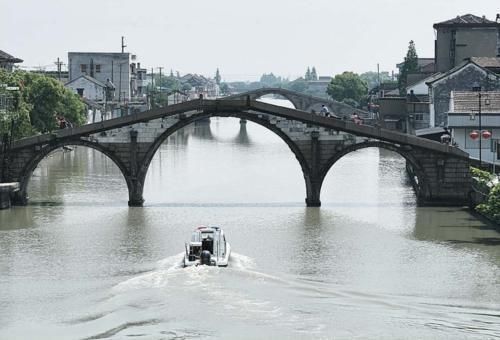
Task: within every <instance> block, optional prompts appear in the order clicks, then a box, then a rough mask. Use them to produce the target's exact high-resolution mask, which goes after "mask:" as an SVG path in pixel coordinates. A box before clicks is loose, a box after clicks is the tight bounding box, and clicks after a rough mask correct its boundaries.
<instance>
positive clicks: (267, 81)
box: [260, 72, 283, 87]
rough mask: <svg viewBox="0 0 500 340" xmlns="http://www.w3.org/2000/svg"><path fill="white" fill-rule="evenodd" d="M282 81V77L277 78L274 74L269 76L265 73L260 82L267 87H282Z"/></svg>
mask: <svg viewBox="0 0 500 340" xmlns="http://www.w3.org/2000/svg"><path fill="white" fill-rule="evenodd" d="M282 81H283V80H282V79H281V77H277V76H275V75H274V74H273V73H272V72H271V73H269V74H266V73H264V74H263V75H262V76H261V77H260V82H261V84H262V85H263V86H265V87H280V86H281V83H282Z"/></svg>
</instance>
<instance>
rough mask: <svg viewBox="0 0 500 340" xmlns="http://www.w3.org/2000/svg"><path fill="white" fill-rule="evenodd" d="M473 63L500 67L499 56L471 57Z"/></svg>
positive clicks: (488, 66)
mask: <svg viewBox="0 0 500 340" xmlns="http://www.w3.org/2000/svg"><path fill="white" fill-rule="evenodd" d="M470 60H471V61H472V62H473V63H476V64H478V65H479V66H481V67H485V68H500V58H499V57H471V58H470Z"/></svg>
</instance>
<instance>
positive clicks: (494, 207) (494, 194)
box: [471, 167, 500, 224]
mask: <svg viewBox="0 0 500 340" xmlns="http://www.w3.org/2000/svg"><path fill="white" fill-rule="evenodd" d="M471 174H472V177H473V178H474V180H475V182H476V186H477V187H478V188H477V189H479V190H480V191H481V192H484V193H487V195H488V196H487V199H486V202H484V203H481V204H479V205H477V206H476V211H477V212H479V213H480V214H482V215H484V216H486V217H488V218H489V219H491V220H493V221H494V222H496V223H499V224H500V183H498V182H497V177H496V176H495V175H494V174H491V173H489V172H488V171H483V170H480V169H478V168H472V167H471Z"/></svg>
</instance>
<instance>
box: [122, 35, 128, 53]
mask: <svg viewBox="0 0 500 340" xmlns="http://www.w3.org/2000/svg"><path fill="white" fill-rule="evenodd" d="M125 47H127V45H125V37H124V36H122V53H123V51H124V49H125Z"/></svg>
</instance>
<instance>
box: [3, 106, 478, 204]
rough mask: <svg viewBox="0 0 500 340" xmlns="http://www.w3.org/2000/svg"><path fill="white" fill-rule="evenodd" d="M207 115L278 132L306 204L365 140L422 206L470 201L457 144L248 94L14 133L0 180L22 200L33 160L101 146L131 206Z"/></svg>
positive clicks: (312, 201) (139, 201) (140, 201)
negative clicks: (157, 165)
mask: <svg viewBox="0 0 500 340" xmlns="http://www.w3.org/2000/svg"><path fill="white" fill-rule="evenodd" d="M210 117H236V118H240V119H246V120H249V121H252V122H255V123H257V124H259V125H261V126H263V127H265V128H267V129H269V130H270V131H272V132H274V133H275V134H276V135H278V136H279V137H280V138H281V139H282V140H283V141H284V142H285V143H286V144H287V145H288V146H289V148H290V150H291V152H293V154H294V155H295V157H296V158H297V160H298V162H299V164H300V166H301V168H302V172H303V175H304V180H305V188H306V203H307V205H308V206H319V205H320V204H321V201H320V193H321V186H322V184H323V180H324V178H325V176H326V174H327V173H328V171H329V170H330V168H331V167H332V166H333V165H334V164H335V163H336V162H337V161H338V160H339V159H340V158H342V157H343V156H344V155H346V154H348V153H350V152H352V151H355V150H359V149H362V148H367V147H378V148H384V149H388V150H392V151H394V152H397V153H399V154H400V155H401V156H403V157H404V158H405V159H406V161H407V169H408V171H409V173H410V179H411V181H412V184H413V187H414V189H415V193H416V196H417V200H418V203H419V204H420V205H464V204H467V202H468V195H469V192H470V188H471V177H470V173H469V157H468V154H467V153H465V152H463V151H461V150H459V149H457V148H454V147H451V146H448V145H443V144H440V143H437V142H433V141H430V140H426V139H422V138H419V137H416V136H412V135H407V134H402V133H398V132H395V131H390V130H385V129H381V128H377V127H372V126H367V125H356V124H354V123H352V122H350V121H344V120H340V119H334V118H327V117H321V116H318V115H314V114H311V113H310V112H304V111H302V110H296V109H290V108H285V107H281V106H276V105H271V104H267V103H263V102H260V101H255V100H251V98H250V96H248V97H246V99H245V100H234V99H233V100H232V99H223V100H203V99H200V100H193V101H188V102H183V103H179V104H175V105H171V106H167V107H165V108H158V109H153V110H150V111H146V112H142V113H137V114H132V115H129V116H125V117H121V118H115V119H110V120H107V121H103V122H99V123H94V124H88V125H84V126H80V127H76V128H72V129H64V130H58V131H55V132H54V133H51V134H45V135H39V136H34V137H29V138H25V139H21V140H18V141H16V142H14V143H13V144H12V146H11V149H10V150H9V151H8V152H7V153H5V154H0V160H3V162H2V163H1V167H0V171H1V172H0V174H1V176H2V182H19V183H20V190H19V191H18V192H16V193H14V194H15V197H13V204H26V203H27V201H28V192H27V188H28V183H29V180H30V178H31V175H32V173H33V171H34V170H35V168H36V167H37V165H38V164H39V163H40V162H41V161H42V160H43V159H44V158H45V157H46V156H47V155H48V154H49V153H51V152H52V151H54V150H56V149H58V148H60V147H63V146H66V145H83V146H87V147H90V148H93V149H96V150H99V151H100V152H102V153H103V154H105V155H106V156H108V157H109V158H110V159H111V160H112V161H113V162H114V163H115V164H116V165H117V166H118V168H119V169H120V171H121V173H122V174H123V177H124V178H125V181H126V183H127V186H128V191H129V205H130V206H141V205H142V204H143V202H144V199H143V188H144V181H145V178H146V174H147V171H148V168H149V165H150V163H151V160H152V159H153V157H154V155H155V154H156V152H157V150H158V148H159V147H160V145H161V144H162V143H163V142H164V141H165V140H166V139H167V138H168V137H169V136H170V135H172V134H173V133H175V132H176V131H177V130H179V129H181V128H183V127H185V126H187V125H189V124H191V123H193V122H195V121H197V120H202V119H207V118H210ZM1 149H3V148H0V150H1ZM353 189H354V188H353Z"/></svg>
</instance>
